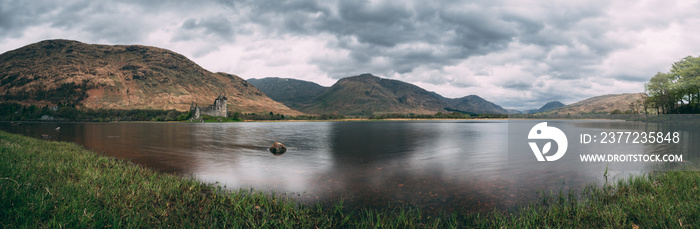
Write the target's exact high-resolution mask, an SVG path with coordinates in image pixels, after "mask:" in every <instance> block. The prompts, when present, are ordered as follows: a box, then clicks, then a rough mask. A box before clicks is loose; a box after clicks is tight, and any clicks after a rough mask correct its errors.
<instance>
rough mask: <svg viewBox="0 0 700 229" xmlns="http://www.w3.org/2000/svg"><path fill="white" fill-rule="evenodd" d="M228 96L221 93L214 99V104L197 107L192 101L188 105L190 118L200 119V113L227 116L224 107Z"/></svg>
mask: <svg viewBox="0 0 700 229" xmlns="http://www.w3.org/2000/svg"><path fill="white" fill-rule="evenodd" d="M227 101H228V98H226V96H224V95H223V94H221V95H219V97H217V98H216V100H214V104H212V105H209V106H208V107H199V106H197V104H196V103H194V102H193V103H192V106H190V114H192V118H191V120H193V121H194V120H201V119H202V115H208V116H213V117H224V118H226V117H227V113H228V108H227V107H226V104H227Z"/></svg>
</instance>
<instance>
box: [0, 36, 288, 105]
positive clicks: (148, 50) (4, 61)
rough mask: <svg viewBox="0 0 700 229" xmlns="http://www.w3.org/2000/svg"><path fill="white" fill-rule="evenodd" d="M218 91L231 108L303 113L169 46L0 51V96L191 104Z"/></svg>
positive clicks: (60, 44) (51, 45)
mask: <svg viewBox="0 0 700 229" xmlns="http://www.w3.org/2000/svg"><path fill="white" fill-rule="evenodd" d="M219 94H225V95H226V96H227V97H228V98H229V101H228V104H229V110H232V111H240V112H270V111H272V112H275V113H283V114H300V112H298V111H295V110H292V109H289V108H288V107H286V106H284V105H283V104H281V103H279V102H276V101H274V100H272V99H270V98H268V97H267V96H265V94H263V93H262V92H261V91H259V90H258V89H256V88H255V87H254V86H253V85H251V84H249V83H248V82H246V81H245V80H243V79H241V78H240V77H238V76H235V75H231V74H226V73H212V72H209V71H207V70H205V69H203V68H201V67H200V66H199V65H197V64H195V63H194V62H192V61H191V60H189V59H187V58H186V57H185V56H183V55H180V54H178V53H175V52H172V51H170V50H166V49H162V48H156V47H149V46H140V45H93V44H85V43H81V42H78V41H70V40H47V41H42V42H38V43H35V44H30V45H27V46H24V47H22V48H19V49H16V50H12V51H9V52H6V53H3V54H1V55H0V102H17V103H20V104H24V105H30V104H34V105H55V104H58V103H61V104H72V105H76V106H78V107H84V108H112V109H176V110H181V111H186V110H189V107H190V104H191V103H193V102H194V103H198V104H200V105H205V106H206V105H209V104H211V103H212V102H213V101H214V99H215V98H216V97H217V96H218V95H219Z"/></svg>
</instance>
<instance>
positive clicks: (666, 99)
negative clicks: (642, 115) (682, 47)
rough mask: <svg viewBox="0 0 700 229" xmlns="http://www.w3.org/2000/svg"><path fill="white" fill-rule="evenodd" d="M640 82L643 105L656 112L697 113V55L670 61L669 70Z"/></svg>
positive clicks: (699, 79)
mask: <svg viewBox="0 0 700 229" xmlns="http://www.w3.org/2000/svg"><path fill="white" fill-rule="evenodd" d="M644 86H645V90H646V93H647V94H648V95H649V96H648V97H647V99H646V101H645V103H646V107H647V108H651V109H655V110H656V112H657V113H659V114H694V113H700V56H698V57H692V56H688V57H685V58H683V59H682V60H680V61H678V62H675V63H673V65H672V66H671V69H670V70H669V72H666V73H663V72H659V73H656V75H655V76H654V77H652V78H651V80H649V82H648V83H646V84H645V85H644Z"/></svg>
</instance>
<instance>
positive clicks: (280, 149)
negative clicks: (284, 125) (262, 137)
mask: <svg viewBox="0 0 700 229" xmlns="http://www.w3.org/2000/svg"><path fill="white" fill-rule="evenodd" d="M270 152H271V153H272V154H275V155H280V154H283V153H284V152H287V147H284V145H283V144H282V143H279V142H275V143H274V144H272V146H270Z"/></svg>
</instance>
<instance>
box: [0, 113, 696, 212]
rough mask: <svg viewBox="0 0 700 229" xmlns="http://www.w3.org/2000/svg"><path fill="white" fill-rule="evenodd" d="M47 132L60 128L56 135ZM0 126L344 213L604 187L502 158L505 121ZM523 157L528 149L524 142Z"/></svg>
mask: <svg viewBox="0 0 700 229" xmlns="http://www.w3.org/2000/svg"><path fill="white" fill-rule="evenodd" d="M559 125H560V126H563V127H562V128H563V129H569V130H578V129H581V130H582V131H583V130H585V131H591V130H592V131H598V130H613V129H615V130H617V129H625V130H647V129H650V128H651V129H659V128H668V129H673V130H676V131H682V133H683V135H682V136H683V142H682V143H681V144H677V145H674V146H672V147H670V148H669V147H667V146H659V145H653V144H651V145H641V144H640V145H635V146H634V147H631V148H629V147H628V148H626V149H625V150H627V151H630V150H631V151H635V152H639V153H654V152H660V151H684V153H686V154H688V153H690V156H685V157H687V158H688V159H690V158H692V156H693V153H694V152H695V151H696V150H694V149H698V146H697V144H698V142H700V129H698V128H688V127H659V126H656V125H652V124H639V123H632V122H620V121H573V122H566V123H561V124H559ZM650 125H651V126H650ZM56 127H61V128H60V131H56V130H55V128H56ZM674 128H675V129H674ZM679 128H680V129H679ZM0 129H2V130H5V131H9V132H14V133H21V134H24V135H28V136H32V137H42V135H44V138H46V136H48V137H49V138H50V140H58V141H70V142H76V143H78V144H81V145H84V146H86V147H87V148H89V149H91V150H94V151H96V152H98V153H101V154H104V155H109V156H114V157H118V158H125V159H128V160H130V161H132V162H134V163H138V164H143V165H145V166H148V167H151V168H154V169H157V170H160V171H164V172H170V173H177V174H181V175H183V176H194V177H196V178H197V179H201V180H204V181H206V182H212V183H214V182H219V183H220V184H222V185H225V186H226V187H228V188H234V189H237V188H254V189H257V190H267V191H274V192H277V193H280V194H285V195H289V196H293V197H294V198H296V199H298V200H299V201H301V202H307V203H311V202H315V201H335V200H338V199H340V198H342V199H343V200H344V201H345V203H346V204H347V206H349V207H357V206H365V207H385V206H390V205H392V204H397V203H408V204H412V205H417V206H420V207H423V208H424V209H427V210H430V209H441V210H454V209H460V208H466V209H468V210H489V209H493V208H498V209H507V208H508V207H512V206H516V205H518V204H523V203H527V201H530V200H534V199H535V198H536V197H537V196H538V194H537V193H538V191H539V190H548V191H558V190H560V189H563V190H567V189H574V190H580V189H581V188H582V187H583V186H585V185H586V184H589V183H591V182H598V183H602V182H604V179H603V172H602V171H604V170H605V166H606V165H604V164H602V165H601V164H594V165H591V164H587V165H584V166H586V167H584V168H578V169H576V168H573V169H571V170H572V171H536V170H533V167H535V166H536V165H537V164H536V163H530V162H527V163H525V162H523V163H520V160H525V161H527V160H534V157H533V155H532V152H529V153H527V154H526V155H527V156H526V157H523V158H515V157H513V156H512V155H511V156H510V158H509V153H508V152H509V149H508V148H509V144H508V135H509V121H506V120H499V121H406V122H403V121H391V122H379V121H373V122H253V123H217V124H208V123H22V125H17V126H14V125H11V124H10V123H0ZM511 131H512V130H511ZM570 138H572V139H570V140H569V141H570V142H571V141H578V139H577V137H570ZM275 141H278V142H282V143H284V144H285V145H286V146H287V148H288V151H287V153H285V154H283V155H280V156H275V155H273V154H271V153H270V152H269V151H268V150H267V147H269V146H270V145H272V143H273V142H275ZM570 144H571V143H570ZM511 147H512V146H511ZM600 147H601V149H605V148H606V147H609V146H600ZM523 149H525V150H529V149H527V146H525V147H523ZM512 150H513V149H511V152H512ZM691 151H692V152H691ZM525 158H527V159H525ZM571 158H573V157H571ZM572 165H578V166H581V165H580V163H578V164H572ZM636 165H637V167H635V169H634V170H636V171H632V172H621V171H613V172H611V176H610V178H612V179H615V178H626V177H627V176H628V174H630V173H633V174H634V173H640V172H644V171H648V170H649V168H650V167H647V166H645V165H644V164H642V165H641V166H639V164H636ZM601 166H602V167H601ZM613 170H614V169H613ZM610 178H609V179H610Z"/></svg>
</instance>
